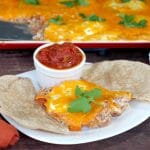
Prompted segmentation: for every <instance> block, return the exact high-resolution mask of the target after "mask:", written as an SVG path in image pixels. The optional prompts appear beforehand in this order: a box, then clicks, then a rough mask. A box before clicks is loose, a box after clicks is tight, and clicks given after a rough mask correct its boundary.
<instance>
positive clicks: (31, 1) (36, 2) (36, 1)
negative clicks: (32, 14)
mask: <svg viewBox="0 0 150 150" xmlns="http://www.w3.org/2000/svg"><path fill="white" fill-rule="evenodd" d="M25 2H26V3H27V4H32V5H39V4H40V2H39V0H25Z"/></svg>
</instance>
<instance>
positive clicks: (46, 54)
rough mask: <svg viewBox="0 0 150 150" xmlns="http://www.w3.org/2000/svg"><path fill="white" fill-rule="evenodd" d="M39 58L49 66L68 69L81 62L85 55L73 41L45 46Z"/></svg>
mask: <svg viewBox="0 0 150 150" xmlns="http://www.w3.org/2000/svg"><path fill="white" fill-rule="evenodd" d="M37 59H38V60H39V61H40V62H41V63H42V64H43V65H45V66H47V67H49V68H53V69H68V68H72V67H74V66H76V65H78V64H80V62H81V61H82V59H83V55H82V53H81V52H80V51H79V49H78V48H77V47H76V46H75V45H73V44H72V43H63V44H54V45H51V46H49V47H46V48H43V49H42V50H41V51H39V52H38V54H37Z"/></svg>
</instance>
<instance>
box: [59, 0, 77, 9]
mask: <svg viewBox="0 0 150 150" xmlns="http://www.w3.org/2000/svg"><path fill="white" fill-rule="evenodd" d="M60 4H63V5H65V6H66V7H69V8H71V7H73V6H75V5H76V4H75V2H74V1H63V2H60Z"/></svg>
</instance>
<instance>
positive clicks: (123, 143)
mask: <svg viewBox="0 0 150 150" xmlns="http://www.w3.org/2000/svg"><path fill="white" fill-rule="evenodd" d="M32 54H33V50H17V51H11V50H5V51H0V75H5V74H17V73H21V72H25V71H29V70H33V69H34V66H33V60H32ZM99 54H100V53H99V52H96V53H92V52H87V61H89V62H97V61H102V60H114V59H128V60H135V61H141V62H145V63H148V49H140V50H138V49H132V50H131V49H122V50H121V49H118V50H116V49H113V50H111V51H107V52H105V55H99ZM101 54H102V52H101ZM20 134H21V133H20ZM98 134H101V133H98ZM60 149H61V150H82V149H86V150H149V149H150V119H148V120H147V121H145V122H144V123H142V124H141V125H139V126H138V127H136V128H134V129H131V130H130V131H128V132H125V133H123V134H121V135H118V136H115V137H112V138H110V139H106V140H102V141H97V142H92V143H87V144H79V145H71V146H65V145H54V144H47V143H43V142H39V141H36V140H33V139H31V138H29V137H27V136H25V135H23V134H21V138H20V141H19V143H17V144H16V145H15V146H13V147H10V148H8V150H60Z"/></svg>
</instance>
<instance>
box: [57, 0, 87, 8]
mask: <svg viewBox="0 0 150 150" xmlns="http://www.w3.org/2000/svg"><path fill="white" fill-rule="evenodd" d="M60 4H63V5H65V6H66V7H70V8H71V7H74V6H78V5H79V6H87V5H89V0H66V1H61V2H60Z"/></svg>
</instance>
